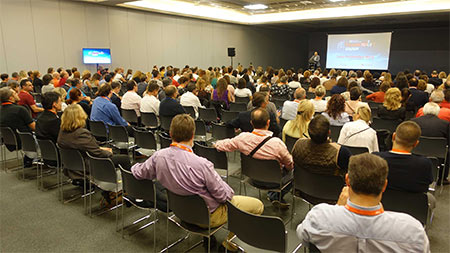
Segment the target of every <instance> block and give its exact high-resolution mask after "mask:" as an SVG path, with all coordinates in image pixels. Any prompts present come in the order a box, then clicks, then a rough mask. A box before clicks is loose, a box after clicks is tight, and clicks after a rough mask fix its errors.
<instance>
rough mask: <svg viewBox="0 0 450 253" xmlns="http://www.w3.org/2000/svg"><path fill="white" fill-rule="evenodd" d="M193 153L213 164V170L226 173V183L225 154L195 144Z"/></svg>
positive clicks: (226, 161) (226, 166)
mask: <svg viewBox="0 0 450 253" xmlns="http://www.w3.org/2000/svg"><path fill="white" fill-rule="evenodd" d="M194 152H195V154H197V155H198V156H201V157H204V158H206V159H208V161H210V162H212V163H213V164H214V168H215V169H220V170H225V171H226V181H227V182H228V159H227V153H226V152H222V151H218V150H217V149H215V148H213V147H206V146H203V145H201V144H199V143H195V146H194Z"/></svg>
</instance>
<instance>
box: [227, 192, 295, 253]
mask: <svg viewBox="0 0 450 253" xmlns="http://www.w3.org/2000/svg"><path fill="white" fill-rule="evenodd" d="M227 208H228V211H227V213H228V230H229V231H230V232H232V233H234V234H235V235H236V236H237V237H238V238H239V239H240V240H242V241H243V242H245V243H247V244H249V245H251V246H253V247H256V248H259V249H265V250H271V251H275V252H286V250H287V231H286V229H285V227H284V223H283V220H282V219H280V218H279V217H273V216H264V215H254V214H251V213H248V212H245V211H243V210H240V209H239V208H237V207H236V206H234V205H233V204H232V203H231V202H230V201H227ZM229 241H231V240H229ZM299 246H301V245H299ZM299 246H297V248H299Z"/></svg>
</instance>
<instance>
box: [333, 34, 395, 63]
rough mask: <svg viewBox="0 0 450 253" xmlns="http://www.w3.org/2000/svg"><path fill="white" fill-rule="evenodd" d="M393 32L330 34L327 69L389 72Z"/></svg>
mask: <svg viewBox="0 0 450 253" xmlns="http://www.w3.org/2000/svg"><path fill="white" fill-rule="evenodd" d="M391 35H392V33H391V32H384V33H359V34H329V35H328V50H327V63H326V65H327V68H339V69H374V70H387V69H388V65H389V52H390V48H391Z"/></svg>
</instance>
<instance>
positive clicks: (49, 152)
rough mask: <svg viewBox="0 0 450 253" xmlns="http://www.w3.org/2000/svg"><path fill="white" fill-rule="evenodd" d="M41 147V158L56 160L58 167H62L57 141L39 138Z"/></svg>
mask: <svg viewBox="0 0 450 253" xmlns="http://www.w3.org/2000/svg"><path fill="white" fill-rule="evenodd" d="M37 142H38V146H39V149H40V150H41V158H42V159H44V160H47V161H56V167H60V164H59V153H58V148H56V145H55V143H53V141H51V140H40V139H38V140H37Z"/></svg>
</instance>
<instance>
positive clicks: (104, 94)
mask: <svg viewBox="0 0 450 253" xmlns="http://www.w3.org/2000/svg"><path fill="white" fill-rule="evenodd" d="M111 96H112V90H111V85H108V84H104V85H102V86H100V89H99V90H98V92H97V97H96V98H95V99H94V101H93V102H92V110H91V114H90V119H91V120H92V121H102V122H104V123H105V124H107V125H111V126H125V127H127V126H128V123H127V122H126V121H125V119H124V118H122V116H120V113H119V109H117V106H116V105H115V104H113V103H112V101H111Z"/></svg>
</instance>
